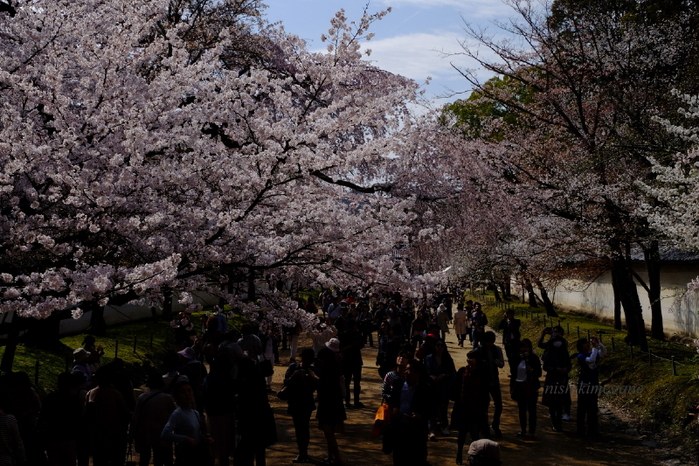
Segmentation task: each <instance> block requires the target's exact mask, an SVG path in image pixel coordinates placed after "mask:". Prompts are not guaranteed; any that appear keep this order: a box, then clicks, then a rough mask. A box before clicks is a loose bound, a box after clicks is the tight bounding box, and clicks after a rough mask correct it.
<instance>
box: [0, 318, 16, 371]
mask: <svg viewBox="0 0 699 466" xmlns="http://www.w3.org/2000/svg"><path fill="white" fill-rule="evenodd" d="M5 325H7V326H8V327H9V331H8V334H7V341H6V343H5V352H4V353H3V355H2V362H0V371H3V372H12V364H13V363H14V361H15V352H16V351H17V343H19V323H18V322H17V314H14V315H13V316H12V322H10V323H8V324H5Z"/></svg>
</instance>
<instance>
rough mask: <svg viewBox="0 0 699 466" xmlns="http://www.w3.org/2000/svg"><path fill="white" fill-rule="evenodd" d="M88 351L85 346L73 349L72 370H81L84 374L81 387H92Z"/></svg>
mask: <svg viewBox="0 0 699 466" xmlns="http://www.w3.org/2000/svg"><path fill="white" fill-rule="evenodd" d="M89 359H90V352H89V351H87V350H86V349H85V348H78V349H76V350H75V351H73V371H78V372H81V373H82V374H83V375H84V376H85V382H84V383H83V385H82V388H84V389H89V388H92V371H91V370H90V364H89Z"/></svg>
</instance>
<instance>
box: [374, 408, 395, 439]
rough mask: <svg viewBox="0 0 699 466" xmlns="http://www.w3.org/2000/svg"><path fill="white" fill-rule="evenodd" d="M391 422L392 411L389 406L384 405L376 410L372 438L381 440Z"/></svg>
mask: <svg viewBox="0 0 699 466" xmlns="http://www.w3.org/2000/svg"><path fill="white" fill-rule="evenodd" d="M390 421H391V410H390V409H389V407H388V404H386V403H383V404H382V405H381V406H379V409H377V410H376V416H374V427H373V428H372V430H371V438H379V437H380V436H381V435H382V434H383V433H384V430H385V429H386V426H387V425H388V423H389V422H390Z"/></svg>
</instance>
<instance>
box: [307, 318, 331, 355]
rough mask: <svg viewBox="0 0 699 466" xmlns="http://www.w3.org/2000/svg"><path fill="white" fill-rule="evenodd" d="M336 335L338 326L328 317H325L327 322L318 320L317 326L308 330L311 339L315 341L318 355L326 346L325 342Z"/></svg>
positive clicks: (314, 344) (315, 349) (314, 346)
mask: <svg viewBox="0 0 699 466" xmlns="http://www.w3.org/2000/svg"><path fill="white" fill-rule="evenodd" d="M336 335H337V328H335V326H334V325H333V324H332V323H331V322H330V319H329V318H327V317H326V318H325V323H322V322H318V324H316V326H315V328H314V329H313V330H310V331H309V332H308V336H309V337H311V341H312V342H313V351H315V354H316V356H317V355H318V351H320V350H321V349H322V348H325V344H326V343H327V342H328V341H330V339H331V338H333V337H334V336H336Z"/></svg>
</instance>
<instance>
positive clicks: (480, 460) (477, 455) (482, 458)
mask: <svg viewBox="0 0 699 466" xmlns="http://www.w3.org/2000/svg"><path fill="white" fill-rule="evenodd" d="M468 464H469V465H470V466H500V465H501V464H502V461H500V444H499V443H498V442H494V441H492V440H489V439H480V440H476V441H475V442H471V445H470V446H469V447H468Z"/></svg>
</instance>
